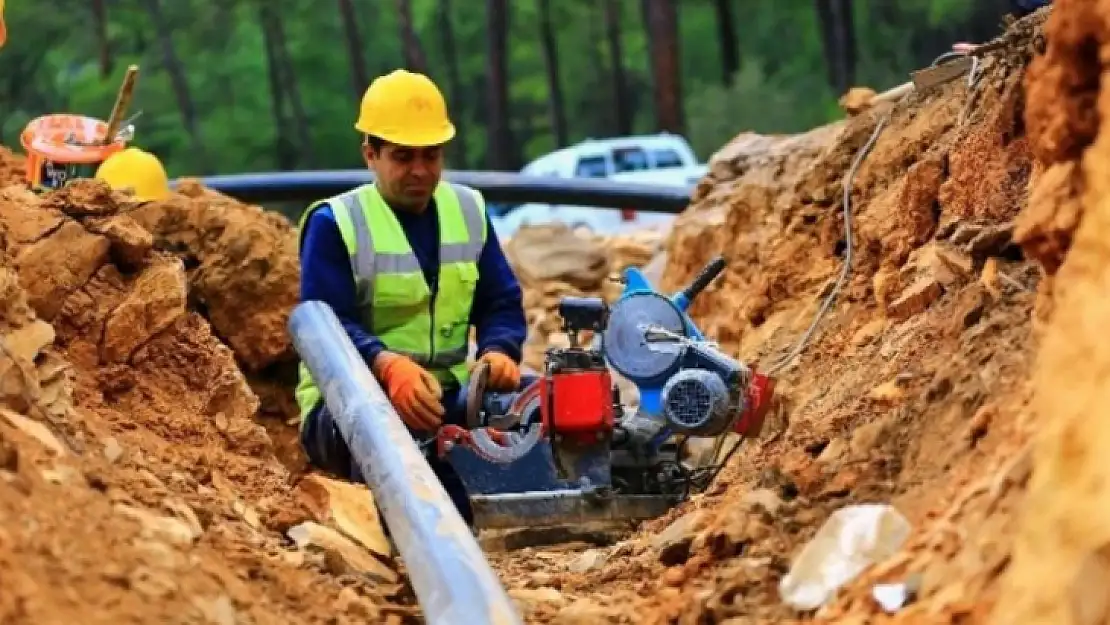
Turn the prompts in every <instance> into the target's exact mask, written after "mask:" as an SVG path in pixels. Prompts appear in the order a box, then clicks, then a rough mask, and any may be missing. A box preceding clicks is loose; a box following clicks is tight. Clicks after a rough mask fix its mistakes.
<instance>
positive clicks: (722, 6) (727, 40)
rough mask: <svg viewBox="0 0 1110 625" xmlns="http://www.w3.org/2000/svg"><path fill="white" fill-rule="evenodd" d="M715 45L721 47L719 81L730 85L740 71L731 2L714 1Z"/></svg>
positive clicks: (727, 0)
mask: <svg viewBox="0 0 1110 625" xmlns="http://www.w3.org/2000/svg"><path fill="white" fill-rule="evenodd" d="M714 4H715V5H716V8H717V43H718V44H719V45H720V46H721V74H722V75H721V79H722V80H723V81H724V84H725V86H726V87H729V86H731V85H732V80H733V78H735V77H736V72H737V71H739V70H740V47H739V44H738V43H737V41H736V22H735V20H734V19H733V17H732V0H716V1H715V2H714Z"/></svg>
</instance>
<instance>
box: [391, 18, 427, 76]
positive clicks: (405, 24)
mask: <svg viewBox="0 0 1110 625" xmlns="http://www.w3.org/2000/svg"><path fill="white" fill-rule="evenodd" d="M397 16H398V21H399V22H400V24H401V45H402V48H403V49H404V53H405V67H406V68H408V70H409V71H413V72H420V73H421V74H427V73H428V59H427V58H426V57H425V56H424V48H423V46H421V45H420V37H418V36H417V35H416V29H415V28H414V27H413V25H412V0H397Z"/></svg>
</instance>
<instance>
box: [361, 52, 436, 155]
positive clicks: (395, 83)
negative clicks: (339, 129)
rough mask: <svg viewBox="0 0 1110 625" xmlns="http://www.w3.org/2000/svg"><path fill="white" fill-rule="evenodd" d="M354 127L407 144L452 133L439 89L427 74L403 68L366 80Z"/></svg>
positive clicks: (424, 142)
mask: <svg viewBox="0 0 1110 625" xmlns="http://www.w3.org/2000/svg"><path fill="white" fill-rule="evenodd" d="M355 129H356V130H358V131H360V132H363V133H366V134H368V135H373V136H375V137H381V138H382V139H385V140H386V141H388V142H390V143H396V144H398V145H404V146H409V147H426V146H431V145H440V144H441V143H446V142H447V141H449V140H450V139H451V138H452V137H454V136H455V126H454V125H453V124H452V123H451V120H450V119H448V117H447V102H445V101H444V99H443V94H442V93H440V91H439V88H438V87H436V86H435V83H433V82H432V81H431V79H429V78H428V77H427V76H425V75H423V74H417V73H413V72H409V71H406V70H403V69H398V70H394V71H392V72H390V73H389V74H386V75H385V76H379V77H378V78H376V79H374V82H372V83H370V87H368V88H367V89H366V93H365V94H363V96H362V106H361V107H359V114H358V121H356V122H355Z"/></svg>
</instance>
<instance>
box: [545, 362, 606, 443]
mask: <svg viewBox="0 0 1110 625" xmlns="http://www.w3.org/2000/svg"><path fill="white" fill-rule="evenodd" d="M540 402H541V403H540V406H541V408H540V414H541V415H542V417H543V422H544V424H545V425H546V427H547V431H548V432H549V434H550V435H553V436H561V437H563V438H569V439H572V440H576V441H581V442H583V443H588V442H595V441H597V440H598V438H599V434H606V433H608V432H610V431H612V430H613V425H614V421H615V414H614V413H615V410H614V406H613V380H612V377H611V376H610V375H609V370H608V369H607V368H605V367H601V368H599V369H586V370H582V369H571V370H568V371H557V372H552V373H549V374H548V375H547V376H546V377H545V378H544V380H543V383H542V384H541V386H540Z"/></svg>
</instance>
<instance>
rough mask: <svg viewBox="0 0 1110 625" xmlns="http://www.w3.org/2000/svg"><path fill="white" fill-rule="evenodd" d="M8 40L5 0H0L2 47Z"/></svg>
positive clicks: (0, 45)
mask: <svg viewBox="0 0 1110 625" xmlns="http://www.w3.org/2000/svg"><path fill="white" fill-rule="evenodd" d="M7 40H8V28H7V27H6V26H4V0H0V48H2V47H4V42H5V41H7Z"/></svg>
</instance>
